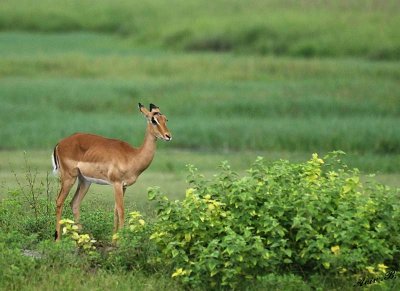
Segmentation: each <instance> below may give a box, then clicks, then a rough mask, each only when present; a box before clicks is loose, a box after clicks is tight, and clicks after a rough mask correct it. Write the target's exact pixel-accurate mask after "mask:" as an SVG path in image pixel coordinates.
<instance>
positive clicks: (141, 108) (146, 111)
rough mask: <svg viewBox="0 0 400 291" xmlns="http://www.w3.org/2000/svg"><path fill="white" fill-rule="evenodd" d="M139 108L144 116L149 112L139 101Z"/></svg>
mask: <svg viewBox="0 0 400 291" xmlns="http://www.w3.org/2000/svg"><path fill="white" fill-rule="evenodd" d="M139 110H140V112H142V113H143V114H144V115H145V116H148V115H149V114H150V112H149V111H148V110H147V109H146V107H144V106H143V105H142V104H141V103H139Z"/></svg>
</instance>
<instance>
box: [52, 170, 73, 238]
mask: <svg viewBox="0 0 400 291" xmlns="http://www.w3.org/2000/svg"><path fill="white" fill-rule="evenodd" d="M75 181H76V177H72V176H69V177H64V178H62V179H61V189H60V193H59V194H58V197H57V201H56V233H55V239H56V240H60V237H61V231H60V230H61V226H60V220H61V215H62V210H63V205H64V201H65V198H67V196H68V193H69V191H70V190H71V188H72V186H73V185H74V184H75Z"/></svg>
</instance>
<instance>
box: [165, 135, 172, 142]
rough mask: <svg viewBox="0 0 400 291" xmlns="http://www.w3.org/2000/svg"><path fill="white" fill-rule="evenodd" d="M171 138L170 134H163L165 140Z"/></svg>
mask: <svg viewBox="0 0 400 291" xmlns="http://www.w3.org/2000/svg"><path fill="white" fill-rule="evenodd" d="M171 139H172V137H171V134H169V133H166V134H165V140H167V141H170V140H171Z"/></svg>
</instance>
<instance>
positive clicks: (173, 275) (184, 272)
mask: <svg viewBox="0 0 400 291" xmlns="http://www.w3.org/2000/svg"><path fill="white" fill-rule="evenodd" d="M186 274H187V272H186V271H185V270H183V269H182V268H179V269H176V270H175V272H174V273H173V274H172V276H171V277H172V278H174V277H178V276H184V275H186Z"/></svg>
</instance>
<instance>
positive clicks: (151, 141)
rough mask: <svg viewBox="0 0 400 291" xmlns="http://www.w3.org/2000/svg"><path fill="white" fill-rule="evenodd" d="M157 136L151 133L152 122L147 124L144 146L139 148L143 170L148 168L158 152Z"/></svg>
mask: <svg viewBox="0 0 400 291" xmlns="http://www.w3.org/2000/svg"><path fill="white" fill-rule="evenodd" d="M156 141H157V138H156V137H155V136H154V135H153V134H152V133H151V124H147V129H146V134H145V137H144V141H143V144H142V146H141V147H140V148H139V155H138V157H139V161H140V170H141V172H142V171H144V170H145V169H147V167H148V166H149V165H150V164H151V161H152V160H153V157H154V154H155V152H156Z"/></svg>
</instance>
